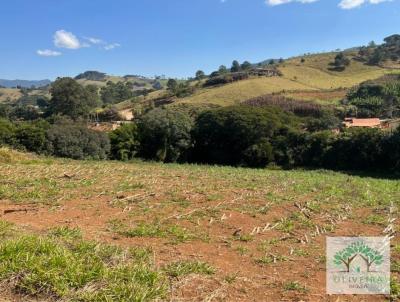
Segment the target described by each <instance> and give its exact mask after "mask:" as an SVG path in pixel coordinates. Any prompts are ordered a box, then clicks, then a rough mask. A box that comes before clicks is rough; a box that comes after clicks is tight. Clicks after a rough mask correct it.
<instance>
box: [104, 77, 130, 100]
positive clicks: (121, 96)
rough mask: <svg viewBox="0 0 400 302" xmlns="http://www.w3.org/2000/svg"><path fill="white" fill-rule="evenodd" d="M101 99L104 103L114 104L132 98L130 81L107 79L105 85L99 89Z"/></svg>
mask: <svg viewBox="0 0 400 302" xmlns="http://www.w3.org/2000/svg"><path fill="white" fill-rule="evenodd" d="M100 95H101V100H102V101H103V103H104V104H116V103H120V102H122V101H125V100H128V99H130V98H132V97H133V96H134V95H133V89H132V83H130V82H126V83H123V82H117V83H114V82H111V81H108V82H107V84H106V86H104V87H102V88H101V90H100Z"/></svg>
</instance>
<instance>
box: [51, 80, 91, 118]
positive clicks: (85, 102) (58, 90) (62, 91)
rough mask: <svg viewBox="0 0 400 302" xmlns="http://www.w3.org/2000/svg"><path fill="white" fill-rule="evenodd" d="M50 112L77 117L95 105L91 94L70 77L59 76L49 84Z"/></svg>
mask: <svg viewBox="0 0 400 302" xmlns="http://www.w3.org/2000/svg"><path fill="white" fill-rule="evenodd" d="M50 93H51V95H52V98H51V101H50V113H52V114H62V115H66V116H69V117H71V118H72V119H77V118H79V117H85V116H87V115H88V113H89V111H90V110H91V109H92V108H94V107H95V106H96V99H94V97H93V94H92V93H91V92H90V91H89V90H87V89H85V88H84V87H83V86H82V85H80V84H79V83H78V82H76V81H75V80H73V79H71V78H59V79H57V80H56V81H55V82H54V83H53V84H52V86H51V89H50Z"/></svg>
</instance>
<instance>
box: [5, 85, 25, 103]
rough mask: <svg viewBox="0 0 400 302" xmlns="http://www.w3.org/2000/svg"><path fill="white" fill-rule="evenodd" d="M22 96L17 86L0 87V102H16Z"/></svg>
mask: <svg viewBox="0 0 400 302" xmlns="http://www.w3.org/2000/svg"><path fill="white" fill-rule="evenodd" d="M21 96H22V93H21V92H20V90H19V89H15V88H0V103H4V102H8V101H10V102H14V101H16V100H18V99H19V98H20V97H21Z"/></svg>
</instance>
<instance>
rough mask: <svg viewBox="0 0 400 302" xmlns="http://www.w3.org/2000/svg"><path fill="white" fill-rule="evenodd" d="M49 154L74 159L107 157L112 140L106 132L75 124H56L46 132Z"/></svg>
mask: <svg viewBox="0 0 400 302" xmlns="http://www.w3.org/2000/svg"><path fill="white" fill-rule="evenodd" d="M46 137H47V146H46V151H47V153H49V154H52V155H55V156H59V157H68V158H73V159H106V158H107V157H108V154H109V152H110V141H109V138H108V136H107V134H105V133H101V132H96V131H93V130H89V129H87V128H86V127H85V126H81V125H74V124H55V125H53V126H52V127H51V128H50V129H49V130H48V131H47V133H46Z"/></svg>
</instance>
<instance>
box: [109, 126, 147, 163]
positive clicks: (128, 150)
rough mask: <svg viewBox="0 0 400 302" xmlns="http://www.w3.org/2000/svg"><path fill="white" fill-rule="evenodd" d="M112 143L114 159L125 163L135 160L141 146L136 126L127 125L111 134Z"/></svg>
mask: <svg viewBox="0 0 400 302" xmlns="http://www.w3.org/2000/svg"><path fill="white" fill-rule="evenodd" d="M110 143H111V157H112V158H113V159H118V160H124V161H126V160H130V159H133V158H134V157H135V156H136V154H137V153H138V151H139V146H140V143H139V139H138V131H137V126H136V124H134V123H131V124H125V125H122V126H121V127H120V128H118V129H116V130H114V131H113V132H111V133H110Z"/></svg>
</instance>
